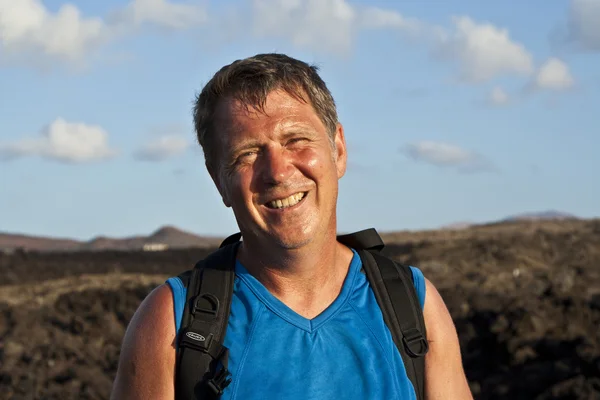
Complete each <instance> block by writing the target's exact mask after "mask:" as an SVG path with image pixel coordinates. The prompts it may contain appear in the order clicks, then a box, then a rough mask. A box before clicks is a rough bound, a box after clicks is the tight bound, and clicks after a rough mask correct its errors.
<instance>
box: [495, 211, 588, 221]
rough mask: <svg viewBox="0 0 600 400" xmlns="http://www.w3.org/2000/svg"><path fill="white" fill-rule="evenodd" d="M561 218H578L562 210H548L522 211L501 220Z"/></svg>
mask: <svg viewBox="0 0 600 400" xmlns="http://www.w3.org/2000/svg"><path fill="white" fill-rule="evenodd" d="M561 219H579V218H578V217H576V216H575V215H573V214H569V213H565V212H562V211H555V210H548V211H540V212H532V213H523V214H517V215H511V216H509V217H506V218H504V219H503V220H502V221H503V222H513V221H541V220H561Z"/></svg>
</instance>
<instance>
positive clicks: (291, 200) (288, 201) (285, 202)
mask: <svg viewBox="0 0 600 400" xmlns="http://www.w3.org/2000/svg"><path fill="white" fill-rule="evenodd" d="M304 196H306V192H300V193H296V194H293V195H291V196H289V197H286V198H285V199H277V200H273V201H269V202H268V203H266V206H267V207H269V208H274V209H281V208H287V207H292V206H295V205H296V204H298V203H299V202H300V201H301V200H302V199H303V198H304Z"/></svg>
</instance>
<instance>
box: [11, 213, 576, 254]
mask: <svg viewBox="0 0 600 400" xmlns="http://www.w3.org/2000/svg"><path fill="white" fill-rule="evenodd" d="M566 219H579V218H578V217H576V216H574V215H573V214H569V213H566V212H561V211H556V210H547V211H540V212H527V213H521V214H514V215H510V216H507V217H505V218H502V219H499V220H496V221H490V222H485V223H470V222H457V223H453V224H449V225H446V226H441V227H439V228H438V229H439V230H462V229H468V228H470V227H475V226H482V225H490V224H494V225H495V224H507V223H515V222H525V221H548V220H557V221H560V220H566ZM223 239H224V238H223V237H218V236H202V235H197V234H195V233H192V232H189V231H186V230H183V229H180V228H177V227H176V226H173V225H163V226H161V227H159V228H158V229H156V230H155V231H153V232H151V233H150V234H149V235H146V236H144V235H132V236H126V237H121V238H117V237H109V236H105V235H98V236H95V237H93V238H92V239H90V240H87V241H86V240H76V239H69V238H58V237H57V238H54V237H50V236H36V235H27V234H23V233H9V232H0V251H14V250H16V249H22V250H29V251H103V250H122V251H134V250H144V249H146V250H153V249H159V250H163V249H166V248H172V249H181V248H193V247H200V248H206V247H214V246H218V245H219V244H220V243H221V241H222V240H223Z"/></svg>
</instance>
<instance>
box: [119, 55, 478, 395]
mask: <svg viewBox="0 0 600 400" xmlns="http://www.w3.org/2000/svg"><path fill="white" fill-rule="evenodd" d="M194 122H195V128H196V131H197V135H198V141H199V143H200V145H201V146H202V148H203V150H204V155H205V162H206V167H207V169H208V171H209V173H210V175H211V177H212V179H213V181H214V183H215V185H216V187H217V189H218V191H219V193H220V194H221V197H222V199H223V203H224V204H225V206H227V207H230V208H232V210H233V213H234V215H235V218H236V220H237V223H238V226H239V229H240V233H241V237H242V238H243V241H241V242H237V243H236V244H235V246H234V245H228V246H225V247H224V249H227V251H230V252H231V254H232V255H233V256H232V262H231V266H230V269H231V271H232V273H231V277H232V278H231V279H232V280H231V285H230V286H227V285H226V284H225V283H223V282H225V278H223V279H221V278H218V279H217V280H213V281H212V283H210V280H209V278H207V277H210V276H211V275H206V276H207V277H204V278H202V279H206V280H207V282H209V283H206V284H204V283H194V282H198V281H196V280H195V278H189V280H188V279H186V278H184V277H183V276H184V275H182V276H180V277H173V278H170V279H169V280H168V281H167V282H166V283H165V284H164V285H161V286H160V287H158V288H157V289H155V290H154V291H153V292H152V293H151V294H150V295H148V297H147V298H146V299H145V300H144V301H143V303H142V304H141V305H140V307H139V309H138V310H137V312H136V313H135V315H134V317H133V318H132V320H131V322H130V324H129V326H128V328H127V332H126V334H125V337H124V340H123V345H122V350H121V358H120V361H119V368H118V372H117V377H116V380H115V383H114V387H113V393H112V398H113V399H149V398H152V399H175V398H186V399H204V398H206V399H208V398H218V397H220V398H222V399H234V398H238V399H244V400H253V399H257V400H258V399H277V400H284V399H289V400H295V399H323V400H328V399H331V400H333V399H335V400H338V399H386V400H387V399H421V398H426V399H471V398H472V397H471V393H470V391H469V386H468V384H467V380H466V378H465V374H464V372H463V367H462V361H461V355H460V349H459V344H458V339H457V335H456V330H455V328H454V325H453V322H452V319H451V317H450V315H449V313H448V311H447V309H446V306H445V305H444V302H443V300H442V299H441V297H440V295H439V294H438V292H437V290H436V289H435V287H434V286H433V285H432V284H431V283H430V282H429V281H428V280H427V279H425V278H424V277H423V275H422V274H421V272H420V271H419V270H418V269H417V268H414V267H411V269H410V271H411V274H412V275H411V276H412V279H411V284H410V285H409V286H407V287H410V290H411V292H412V293H414V298H415V299H418V301H415V303H418V304H417V307H420V308H419V312H422V314H421V315H422V317H421V318H422V320H423V321H424V325H425V327H424V328H426V332H427V342H428V343H429V345H428V348H427V347H426V348H427V350H428V351H426V354H425V352H423V353H422V354H420V355H421V356H424V364H421V366H422V368H419V367H418V364H414V365H417V367H414V366H411V365H412V364H411V365H408V364H406V363H405V360H403V358H404V357H405V354H401V352H400V351H399V349H398V347H397V344H396V343H395V336H394V334H393V333H392V332H391V331H393V330H394V329H390V327H389V326H388V324H387V323H386V321H388V319H387V318H386V317H384V316H385V315H387V314H386V313H385V312H383V311H382V308H381V306H380V304H383V303H380V302H381V300H380V299H381V298H382V297H381V293H380V292H378V291H377V290H376V289H377V287H378V286H377V285H376V282H375V281H372V280H371V279H370V278H369V277H368V276H367V275H368V274H366V273H364V270H365V268H364V267H366V265H364V264H363V257H362V256H359V250H360V249H358V248H353V246H352V245H349V244H348V242H347V241H343V240H341V239H340V237H338V236H337V218H336V204H337V197H338V181H339V179H340V178H342V176H343V175H344V173H345V171H346V162H347V153H346V142H345V138H344V130H343V127H342V125H341V124H340V123H339V121H338V118H337V112H336V106H335V102H334V100H333V97H332V95H331V93H330V92H329V90H328V89H327V87H326V85H325V83H324V82H323V81H322V80H321V78H320V77H319V75H318V73H317V69H316V68H315V67H313V66H310V65H308V64H306V63H304V62H302V61H299V60H296V59H293V58H290V57H288V56H285V55H282V54H260V55H256V56H254V57H250V58H247V59H243V60H238V61H235V62H234V63H232V64H230V65H227V66H225V67H223V68H222V69H221V70H220V71H218V72H217V73H216V74H215V76H214V77H213V78H212V79H211V80H210V81H209V82H208V84H207V85H206V86H205V87H204V88H203V90H202V92H201V94H200V95H199V96H198V99H197V101H196V105H195V107H194ZM232 246H234V247H232ZM232 249H234V250H232ZM223 251H225V250H219V252H223ZM219 254H220V253H219ZM360 254H363V253H360ZM213 258H214V257H213ZM220 260H225V258H222V259H220ZM207 263H208V261H206V262H205V264H202V265H204V266H205V267H204V269H202V268H198V270H202V271H206V272H205V273H206V274H208V273H209V272H208V271H207V270H226V269H227V268H228V267H226V266H223V267H221V266H216V267H215V266H214V264H215V263H214V262H213V263H212V264H210V268H209V267H206V265H209V264H207ZM217 264H218V263H217ZM223 264H225V262H224V261H223ZM199 274H200V273H199ZM186 276H188V275H186ZM202 276H204V275H202ZM215 276H219V277H220V276H223V277H225V275H215ZM198 285H204V286H201V287H202V291H203V293H208V295H205V296H204V297H202V296H197V297H191V296H190V293H191V290H192V289H189V288H196V287H198ZM221 287H227V288H228V289H227V290H222V292H223V293H227V294H228V297H227V300H226V301H223V300H224V298H225V297H224V295H223V296H222V298H221V300H218V299H219V296H218V295H215V296H212V295H211V294H210V293H212V292H219V291H220V289H219V288H221ZM211 291H212V292H211ZM376 292H377V293H376ZM219 293H220V292H219ZM190 299H191V300H190ZM406 299H409V296H408V297H406ZM200 300H202V301H205V300H208V302H205V303H203V304H204V305H202V306H200V303H198V301H200ZM217 300H218V301H217ZM190 301H191V303H190ZM211 307H213V308H212V309H211ZM196 308H198V309H199V310H201V311H202V310H208V311H211V310H212V311H214V313H212V314H211V315H212V316H213V317H214V316H215V315H223V312H224V311H223V309H224V308H225V314H224V315H225V317H221V318H225V320H224V322H223V320H221V322H220V323H221V324H222V326H223V327H224V329H217V328H215V326H216V324H217V322H216V321H217V320H218V317H214V321H213V320H211V319H204V320H199V321H200V323H199V325H198V326H200V328H199V329H200V330H195V331H193V330H188V328H187V327H188V325H185V323H183V322H182V321H187V319H186V318H185V315H187V313H188V312H189V309H194V310H196ZM384 308H385V307H384ZM217 311H218V312H220V313H221V314H218V313H217ZM209 314H210V313H209ZM194 315H195V314H194ZM202 318H205V317H202ZM207 321H208V322H207ZM204 322H205V323H206V324H205V325H202V323H204ZM404 322H406V321H399V325H400V326H403V324H404ZM207 324H208V325H207ZM184 325H185V326H184ZM202 327H204V328H202ZM202 329H205V330H202ZM215 329H216V330H215ZM424 330H425V329H424ZM417 331H418V330H417ZM182 333H185V335H183V334H182ZM219 337H220V338H221V339H220V340H213V341H214V342H216V343H217V344H215V345H213V343H212V341H211V340H212V339H214V338H219ZM218 342H221V344H222V346H221V345H220V344H219V343H218ZM408 342H410V338H409V340H408ZM186 346H187V347H186ZM182 347H186V348H189V349H191V350H190V351H192V354H198V357H197V359H194V358H189V356H188V358H187V359H185V361H181V360H180V358H179V357H180V351H181V350H182ZM215 349H216V350H215ZM186 351H188V350H186ZM194 351H195V352H196V353H193V352H194ZM208 356H210V359H209V360H211V364H210V365H211V366H210V369H207V371H210V372H207V373H206V374H205V373H204V372H205V371H204V369H202V370H200V371H199V372H198V371H195V368H197V364H200V363H201V361H202V360H204V358H203V357H208ZM415 357H416V355H415ZM190 360H191V361H190ZM195 360H197V361H195ZM213 360H214V361H216V362H212V361H213ZM202 362H203V361H202ZM207 365H208V364H207ZM198 368H199V367H198ZM192 370H194V371H192ZM418 370H421V372H420V374H422V375H423V376H422V377H421V378H420V380H418V382H421V383H420V384H417V385H415V384H413V382H412V381H411V379H409V375H411V376H412V375H414V374H412V372H411V373H410V374H409V371H418ZM215 371H220V372H215ZM223 371H226V372H223ZM416 374H417V375H418V374H419V372H417V373H416ZM190 376H192V377H193V378H190ZM182 377H185V380H184V379H183V378H182ZM195 378H197V380H194V379H195ZM190 379H191V380H190ZM228 379H230V381H229V380H228ZM230 382H231V383H230ZM186 385H187V386H188V388H186V387H184V386H186ZM206 387H207V388H208V389H202V388H206ZM190 388H191V389H190ZM209 389H210V390H209Z"/></svg>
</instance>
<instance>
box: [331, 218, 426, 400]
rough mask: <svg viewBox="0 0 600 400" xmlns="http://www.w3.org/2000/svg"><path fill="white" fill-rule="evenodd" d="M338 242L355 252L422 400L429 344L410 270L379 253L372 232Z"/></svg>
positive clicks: (376, 237) (378, 243)
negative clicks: (425, 357)
mask: <svg viewBox="0 0 600 400" xmlns="http://www.w3.org/2000/svg"><path fill="white" fill-rule="evenodd" d="M338 240H339V241H340V242H341V243H344V244H345V245H347V246H350V247H352V248H354V249H355V250H357V251H358V254H359V256H360V258H361V261H362V264H363V269H364V271H365V273H366V275H367V279H368V280H369V283H370V285H371V287H372V288H373V292H374V294H375V298H376V299H377V303H378V304H379V307H380V308H381V312H382V314H383V319H384V321H385V323H386V325H387V327H388V329H389V330H390V332H391V334H392V338H393V340H394V343H395V344H396V347H397V348H398V351H399V352H400V355H401V356H402V361H403V362H404V366H405V368H406V374H407V376H408V378H409V379H410V381H411V382H412V384H413V387H414V389H415V392H416V394H417V399H419V400H422V399H424V398H425V397H424V389H425V359H424V356H425V354H426V353H427V351H428V350H429V344H428V342H427V332H426V329H425V321H424V318H423V310H422V309H421V306H420V303H419V298H418V296H417V293H416V290H415V288H414V285H413V281H412V272H411V271H410V268H408V267H406V266H404V265H401V264H398V263H396V262H394V261H393V260H391V259H390V258H388V257H386V256H383V255H382V254H380V253H379V252H380V251H381V250H382V249H383V247H384V244H383V241H382V240H381V238H380V237H379V235H378V234H377V232H376V231H375V230H374V229H367V230H364V231H360V232H357V233H356V234H348V235H343V236H338Z"/></svg>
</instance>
